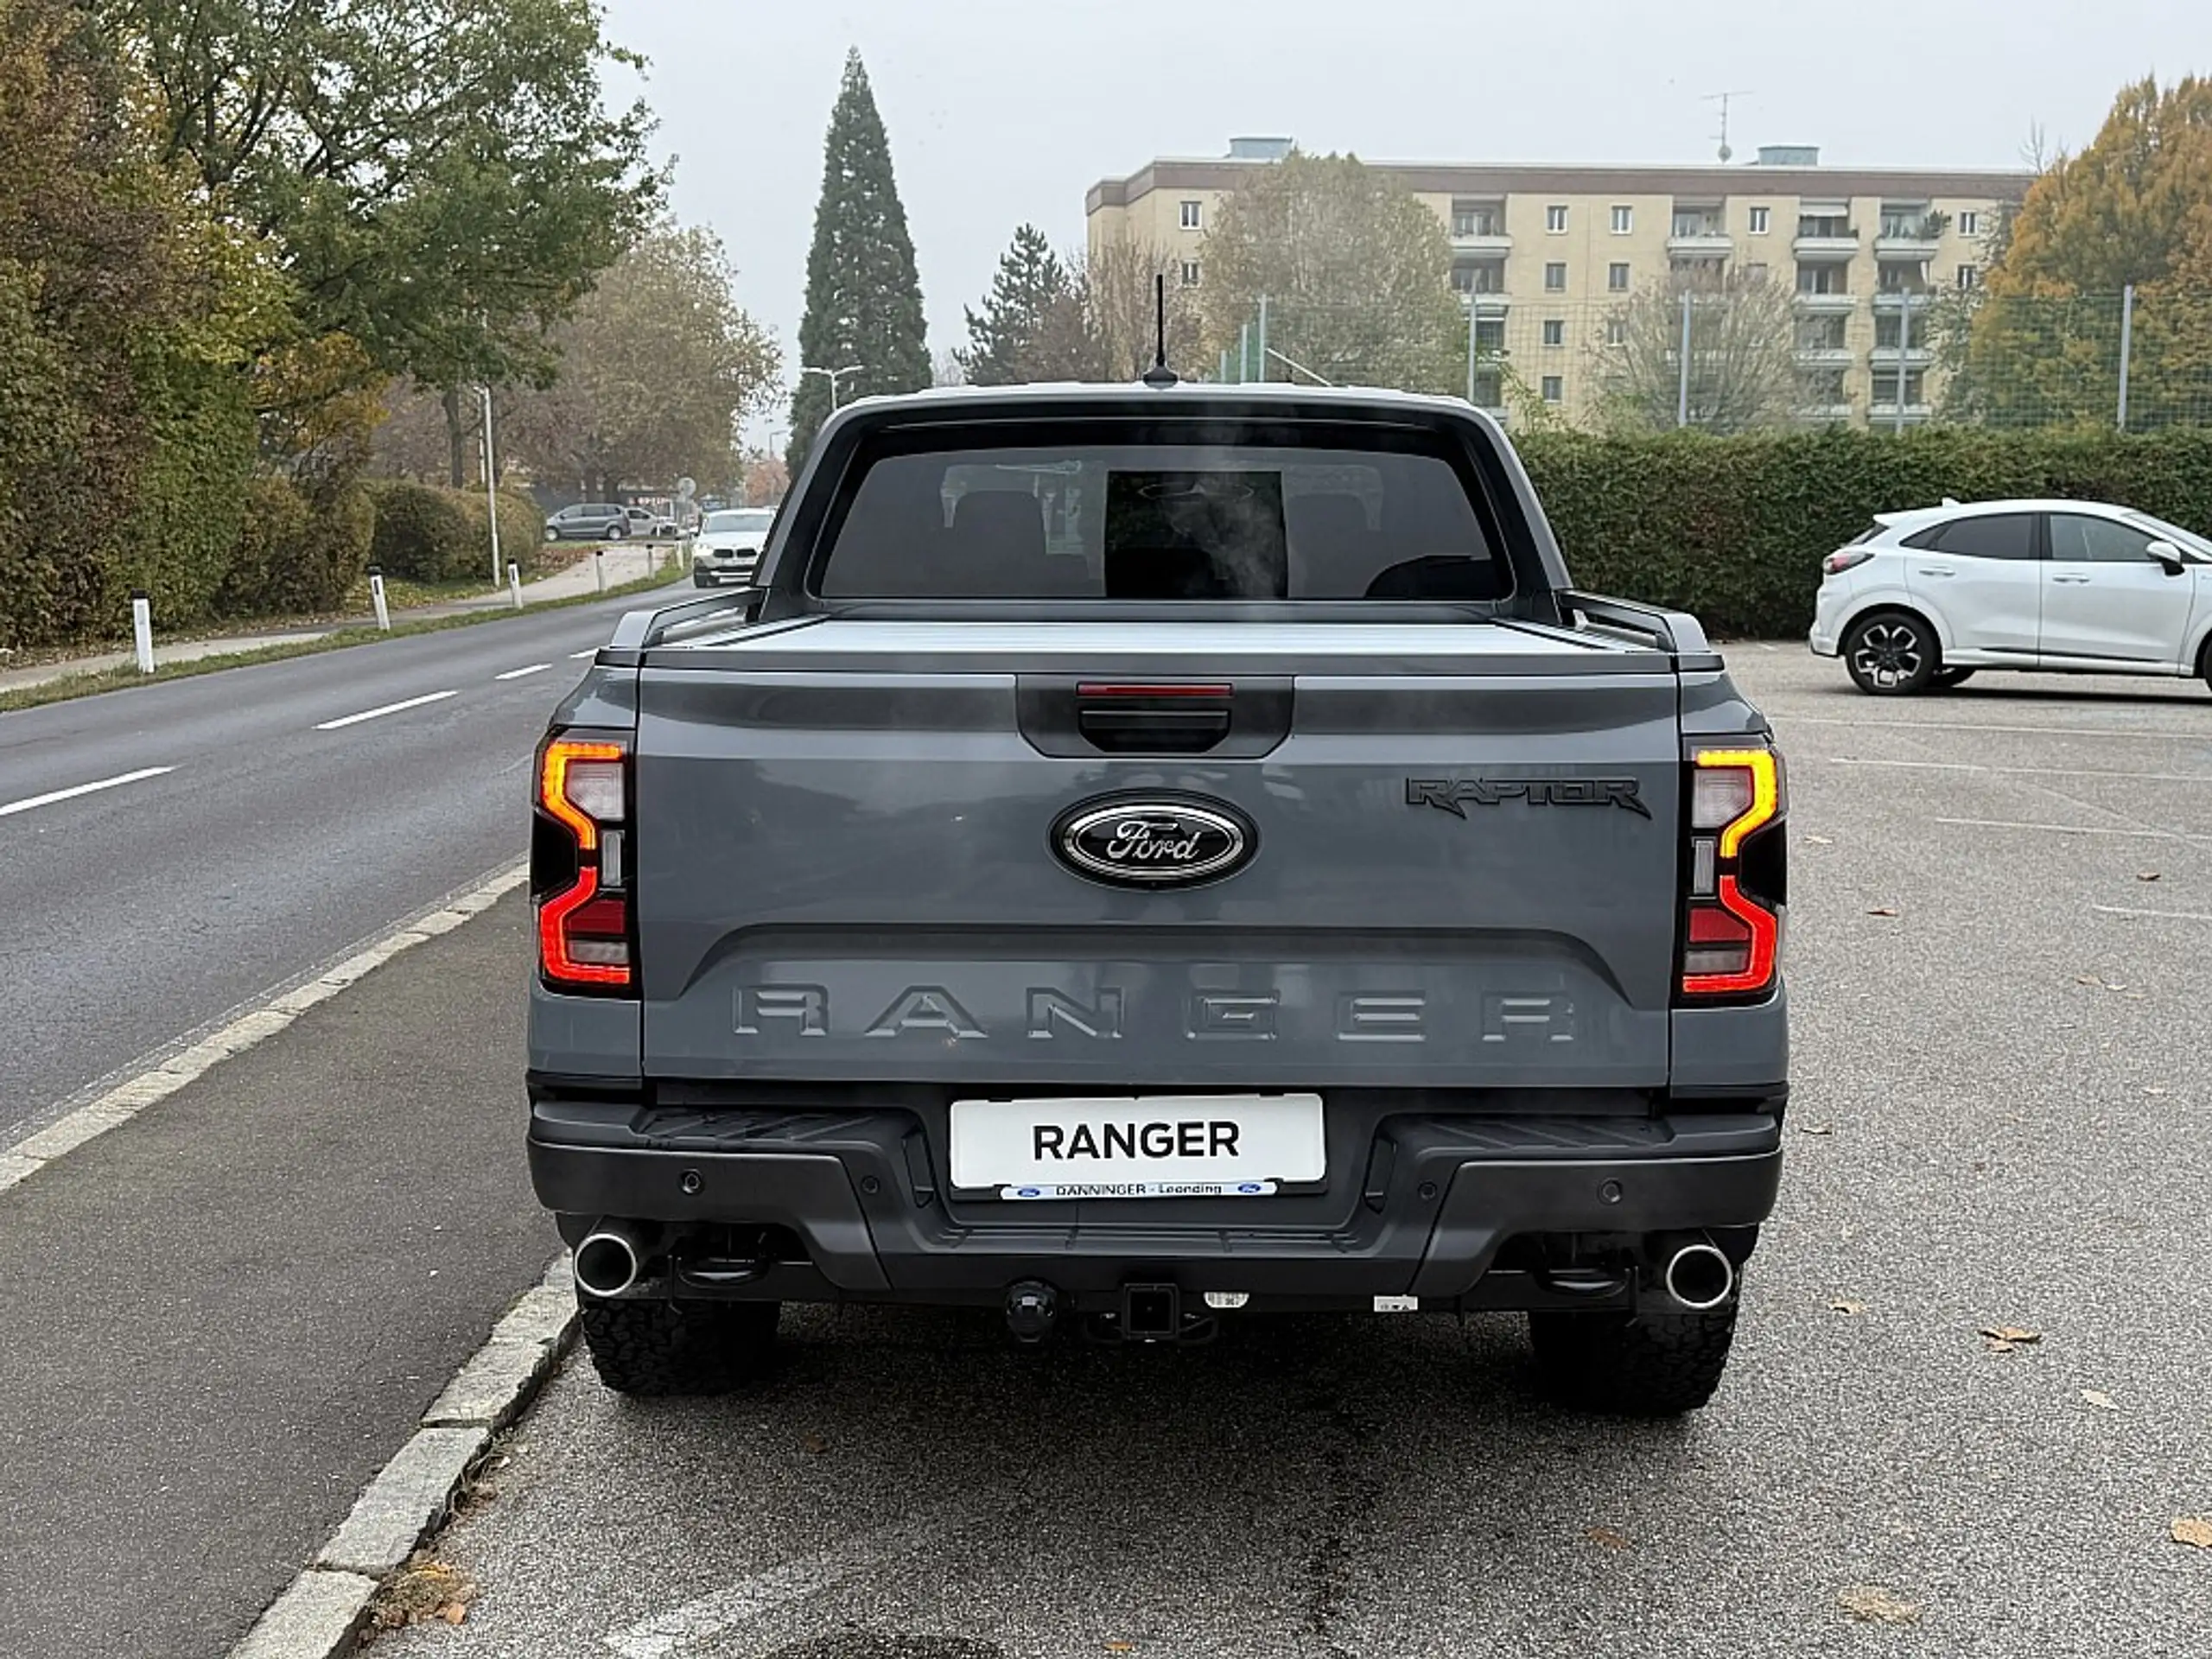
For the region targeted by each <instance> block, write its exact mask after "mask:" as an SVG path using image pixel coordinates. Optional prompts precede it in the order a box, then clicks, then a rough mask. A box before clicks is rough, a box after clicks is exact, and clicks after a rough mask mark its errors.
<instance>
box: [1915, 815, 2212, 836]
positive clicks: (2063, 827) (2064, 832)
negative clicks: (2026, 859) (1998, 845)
mask: <svg viewBox="0 0 2212 1659" xmlns="http://www.w3.org/2000/svg"><path fill="white" fill-rule="evenodd" d="M1936 823H1946V824H1949V825H1950V826H1951V827H1952V828H1953V829H2040V830H2043V831H2044V832H2045V833H2046V834H2048V835H2054V836H2133V838H2134V839H2136V840H2138V841H2212V836H2190V835H2184V834H2183V833H2182V832H2181V831H2180V830H2178V829H2110V828H2107V827H2106V826H2103V825H2100V824H2088V823H2021V822H2020V821H2018V819H2015V818H1937V819H1936Z"/></svg>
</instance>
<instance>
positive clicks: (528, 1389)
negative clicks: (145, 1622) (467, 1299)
mask: <svg viewBox="0 0 2212 1659" xmlns="http://www.w3.org/2000/svg"><path fill="white" fill-rule="evenodd" d="M575 1306H576V1305H575V1292H574V1291H573V1290H572V1289H571V1288H570V1281H569V1253H568V1252H567V1251H566V1250H563V1251H562V1252H561V1254H560V1255H556V1256H555V1257H554V1258H553V1261H552V1262H551V1264H550V1266H548V1267H547V1268H546V1269H545V1276H544V1277H543V1279H541V1280H540V1281H538V1282H537V1284H536V1285H534V1286H532V1287H531V1288H530V1289H528V1290H526V1291H524V1293H523V1294H522V1295H521V1296H520V1297H519V1298H518V1299H517V1300H516V1302H515V1304H514V1306H512V1307H511V1308H509V1309H508V1310H507V1312H506V1313H505V1315H503V1316H502V1317H501V1319H499V1323H498V1324H497V1325H493V1327H492V1334H491V1335H490V1336H489V1337H488V1338H486V1340H485V1343H484V1345H483V1346H482V1347H481V1348H479V1349H478V1350H477V1351H476V1352H475V1353H474V1354H473V1355H471V1356H470V1357H469V1359H468V1362H467V1363H466V1364H464V1365H463V1366H462V1367H461V1370H460V1371H459V1372H457V1373H456V1374H455V1375H454V1379H453V1381H452V1382H451V1383H448V1384H447V1386H446V1389H445V1391H444V1392H443V1393H442V1394H440V1395H439V1396H438V1397H437V1399H436V1400H435V1402H433V1403H432V1404H431V1406H430V1408H429V1410H428V1411H426V1412H424V1413H423V1420H422V1425H421V1427H418V1428H417V1429H416V1431H415V1433H414V1435H413V1436H412V1438H410V1440H408V1442H407V1444H406V1445H404V1446H402V1447H400V1449H399V1451H398V1452H397V1455H395V1456H394V1457H393V1458H392V1459H391V1462H389V1463H387V1464H386V1465H385V1466H384V1467H383V1469H382V1470H380V1471H378V1474H377V1477H376V1478H375V1479H374V1480H372V1481H371V1482H370V1483H369V1484H368V1487H367V1490H365V1491H363V1492H362V1494H361V1496H360V1497H359V1498H358V1499H356V1500H355V1501H354V1504H353V1512H352V1513H351V1514H349V1515H348V1516H346V1519H345V1520H344V1521H343V1522H340V1524H339V1528H338V1530H337V1531H336V1532H334V1533H333V1534H331V1535H330V1539H329V1541H328V1542H327V1543H325V1544H324V1545H323V1547H322V1548H321V1550H319V1551H318V1552H317V1553H316V1554H315V1560H314V1562H313V1563H312V1564H311V1565H310V1566H309V1567H308V1568H307V1570H306V1571H305V1572H303V1573H301V1574H300V1575H299V1576H298V1577H297V1578H296V1579H294V1580H292V1582H291V1583H290V1584H289V1585H288V1586H285V1588H284V1591H283V1593H282V1594H281V1595H279V1596H278V1597H277V1599H276V1600H275V1601H273V1602H271V1603H270V1605H269V1606H268V1608H267V1609H266V1610H265V1611H264V1612H263V1613H262V1615H261V1617H260V1618H258V1619H257V1620H255V1621H254V1625H253V1628H252V1629H251V1630H248V1631H247V1632H246V1634H245V1638H244V1639H243V1640H242V1641H240V1642H239V1643H238V1645H237V1646H236V1647H234V1648H232V1649H231V1653H230V1659H335V1656H338V1655H340V1654H343V1653H346V1652H348V1651H350V1650H351V1649H353V1645H354V1637H356V1636H358V1635H359V1632H360V1630H361V1627H362V1625H363V1624H364V1623H365V1622H366V1620H367V1618H368V1616H369V1608H370V1604H371V1603H372V1601H373V1600H374V1599H375V1597H376V1593H377V1591H378V1588H379V1587H380V1586H381V1584H382V1582H383V1580H385V1579H386V1578H388V1577H389V1576H391V1573H394V1572H396V1571H397V1570H398V1568H400V1567H403V1566H404V1565H405V1564H406V1561H407V1558H408V1557H409V1556H410V1555H412V1554H414V1553H415V1551H416V1549H417V1548H420V1547H421V1545H422V1543H423V1541H424V1540H425V1539H427V1538H428V1537H429V1536H430V1535H431V1534H433V1533H435V1532H436V1531H437V1530H438V1529H441V1528H442V1527H443V1526H444V1525H445V1523H446V1522H447V1521H448V1519H449V1518H451V1516H452V1513H453V1506H454V1500H455V1498H457V1497H459V1496H460V1494H461V1491H462V1490H463V1489H464V1488H465V1486H466V1485H467V1480H468V1476H469V1471H471V1470H472V1469H473V1468H474V1466H475V1465H476V1463H477V1461H478V1459H480V1458H481V1457H482V1456H483V1454H484V1452H485V1451H486V1448H487V1447H489V1446H490V1445H491V1443H492V1439H493V1435H495V1434H497V1433H499V1430H501V1429H502V1428H505V1427H506V1426H507V1425H508V1424H510V1423H512V1421H514V1420H515V1419H516V1418H517V1417H518V1416H519V1415H520V1414H521V1413H522V1412H523V1410H524V1408H526V1407H527V1406H528V1405H529V1404H530V1402H531V1400H532V1399H533V1398H534V1397H536V1395H537V1390H538V1389H539V1388H540V1387H541V1386H543V1383H544V1381H545V1379H546V1378H547V1377H548V1376H550V1375H551V1374H552V1372H553V1369H554V1367H555V1366H556V1365H557V1364H558V1363H560V1360H561V1357H562V1355H563V1354H564V1353H565V1352H567V1351H568V1348H569V1344H570V1343H571V1342H572V1341H573V1340H574V1339H575V1320H576V1313H575Z"/></svg>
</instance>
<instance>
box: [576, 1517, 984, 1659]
mask: <svg viewBox="0 0 2212 1659" xmlns="http://www.w3.org/2000/svg"><path fill="white" fill-rule="evenodd" d="M946 1525H947V1522H946V1518H945V1517H944V1516H933V1517H931V1519H930V1521H929V1522H926V1523H924V1522H919V1521H902V1522H896V1523H894V1524H893V1525H891V1526H887V1527H877V1528H875V1529H873V1530H871V1531H868V1532H863V1533H859V1534H856V1535H854V1536H853V1537H850V1538H848V1539H846V1540H845V1541H843V1542H842V1543H840V1544H832V1545H831V1546H830V1547H829V1548H827V1549H822V1550H817V1551H816V1552H815V1553H814V1554H811V1555H799V1556H795V1557H793V1558H792V1559H791V1560H788V1561H785V1563H784V1564H783V1565H782V1566H781V1567H770V1568H769V1569H768V1570H767V1571H766V1573H755V1574H754V1575H753V1577H751V1578H749V1579H741V1580H738V1581H737V1582H736V1583H735V1584H733V1585H729V1586H726V1587H725V1588H723V1589H720V1590H717V1591H715V1592H713V1593H712V1594H710V1595H705V1596H702V1597H700V1598H699V1599H697V1600H696V1601H687V1602H685V1603H684V1604H683V1605H682V1606H681V1607H676V1608H671V1610H670V1611H667V1612H665V1613H661V1614H658V1615H657V1616H656V1617H654V1618H649V1619H646V1620H645V1622H644V1623H643V1624H632V1626H631V1627H630V1628H629V1629H628V1630H618V1631H615V1632H613V1633H612V1634H610V1635H609V1636H607V1637H606V1638H605V1639H606V1643H607V1646H608V1647H609V1648H611V1649H613V1650H614V1651H615V1652H616V1653H619V1654H620V1655H621V1656H622V1659H668V1656H670V1655H671V1654H673V1653H675V1652H676V1651H677V1649H679V1648H688V1647H690V1646H691V1645H692V1644H694V1643H702V1642H705V1641H707V1640H709V1638H711V1637H716V1636H720V1635H721V1634H722V1633H723V1632H724V1631H726V1630H730V1629H731V1628H732V1627H734V1626H735V1625H739V1624H746V1623H747V1622H748V1621H750V1620H753V1619H755V1618H760V1616H761V1615H762V1614H764V1613H768V1612H772V1611H775V1609H777V1608H779V1607H781V1606H783V1605H785V1603H787V1602H793V1601H803V1600H804V1599H806V1598H807V1597H809V1596H814V1595H819V1594H820V1593H821V1592H823V1591H824V1590H827V1589H829V1588H830V1587H831V1586H834V1585H837V1584H842V1583H843V1582H845V1581H846V1580H850V1579H856V1578H859V1577H861V1575H862V1574H864V1573H871V1572H874V1571H875V1570H877V1569H878V1568H880V1567H882V1566H883V1565H885V1564H886V1563H887V1561H888V1560H890V1558H892V1557H893V1556H896V1555H906V1554H912V1553H913V1552H914V1551H916V1550H918V1549H921V1548H925V1547H926V1546H927V1545H929V1544H930V1543H931V1542H932V1541H938V1540H940V1539H942V1538H943V1536H944V1530H945V1528H946Z"/></svg>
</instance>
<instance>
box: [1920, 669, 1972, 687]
mask: <svg viewBox="0 0 2212 1659" xmlns="http://www.w3.org/2000/svg"><path fill="white" fill-rule="evenodd" d="M1972 678H1974V670H1972V669H1970V668H1943V669H1938V670H1936V677H1935V678H1934V679H1932V680H1930V681H1929V685H1931V686H1933V687H1934V688H1935V689H1936V690H1938V691H1948V690H1950V689H1951V688H1952V687H1953V686H1955V685H1964V684H1965V683H1967V681H1968V680H1970V679H1972Z"/></svg>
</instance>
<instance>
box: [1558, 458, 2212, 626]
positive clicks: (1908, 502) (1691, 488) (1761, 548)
mask: <svg viewBox="0 0 2212 1659" xmlns="http://www.w3.org/2000/svg"><path fill="white" fill-rule="evenodd" d="M1516 447H1517V448H1519V450H1520V453H1521V457H1522V461H1524V462H1525V463H1526V464H1527V466H1528V468H1529V475H1530V477H1531V478H1533V479H1534V480H1535V486H1536V493H1537V494H1538V495H1539V496H1540V497H1541V498H1542V500H1543V503H1544V508H1545V512H1546V513H1547V514H1548V517H1549V518H1550V519H1551V524H1552V529H1553V531H1554V533H1555V534H1556V535H1557V536H1558V537H1559V543H1560V549H1561V550H1563V551H1564V552H1565V553H1566V555H1567V569H1569V570H1571V571H1573V575H1574V580H1575V583H1576V585H1577V586H1579V587H1581V588H1589V589H1594V590H1595V591H1597V592H1599V593H1609V594H1619V595H1620V596H1622V597H1624V598H1627V599H1639V600H1643V601H1648V602H1650V603H1653V604H1661V605H1669V606H1672V607H1676V608H1678V609H1681V610H1686V611H1688V612H1690V613H1693V614H1694V615H1695V616H1697V617H1698V618H1699V619H1700V620H1702V621H1703V622H1704V624H1705V626H1706V627H1707V630H1708V631H1709V632H1712V633H1713V634H1714V635H1716V636H1718V637H1723V638H1735V639H1747V638H1769V639H1780V638H1785V637H1794V636H1796V635H1800V634H1802V633H1803V632H1805V630H1806V628H1807V627H1808V626H1809V625H1810V623H1811V621H1812V618H1813V595H1814V592H1815V589H1816V588H1819V586H1820V581H1821V573H1820V562H1821V558H1822V556H1825V555H1827V554H1828V553H1830V552H1833V551H1834V550H1835V549H1836V548H1838V547H1840V546H1841V545H1842V544H1843V543H1846V542H1847V541H1849V540H1850V539H1851V538H1852V537H1854V536H1856V535H1858V534H1859V532H1860V531H1863V530H1865V529H1866V527H1867V526H1868V525H1869V524H1872V522H1873V518H1874V515H1875V514H1876V513H1877V512H1895V511H1899V510H1902V509H1904V508H1909V507H1923V506H1934V505H1936V504H1937V503H1938V502H1940V501H1941V500H1942V499H1943V498H1944V497H1945V496H1947V495H1948V496H1954V497H1955V498H1957V499H1959V500H1961V501H1974V500H1989V499H1997V498H2002V497H2020V496H2061V497H2072V498H2075V499H2084V500H2094V501H2113V502H2118V503H2120V504H2121V505H2126V506H2132V507H2137V508H2139V509H2141V510H2142V511H2143V512H2152V513H2156V514H2157V515H2158V517H2160V518H2167V519H2171V520H2172V521H2173V522H2174V523H2176V524H2180V525H2182V526H2183V527H2184V528H2186V529H2190V530H2194V531H2197V532H2198V533H2199V534H2206V533H2212V429H2202V428H2199V429H2169V430H2167V431H2164V432H2159V433H2154V434H2147V435H2121V434H2119V433H2113V432H1997V431H1989V430H1986V429H1980V428H1974V427H1936V428H1930V429H1925V430H1921V431H1914V432H1908V433H1904V434H1903V435H1898V434H1893V433H1888V432H1866V431H1853V430H1848V429H1831V430H1827V431H1820V432H1805V433H1782V434H1761V435H1750V436H1744V437H1732V438H1714V437H1707V436H1706V435H1702V434H1700V433H1694V432H1685V433H1669V434H1666V435H1662V436H1658V437H1653V438H1604V437H1593V436H1589V435H1583V434H1580V433H1543V434H1532V435H1529V436H1528V437H1526V438H1523V439H1522V440H1521V441H1520V442H1519V443H1518V444H1517V446H1516Z"/></svg>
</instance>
